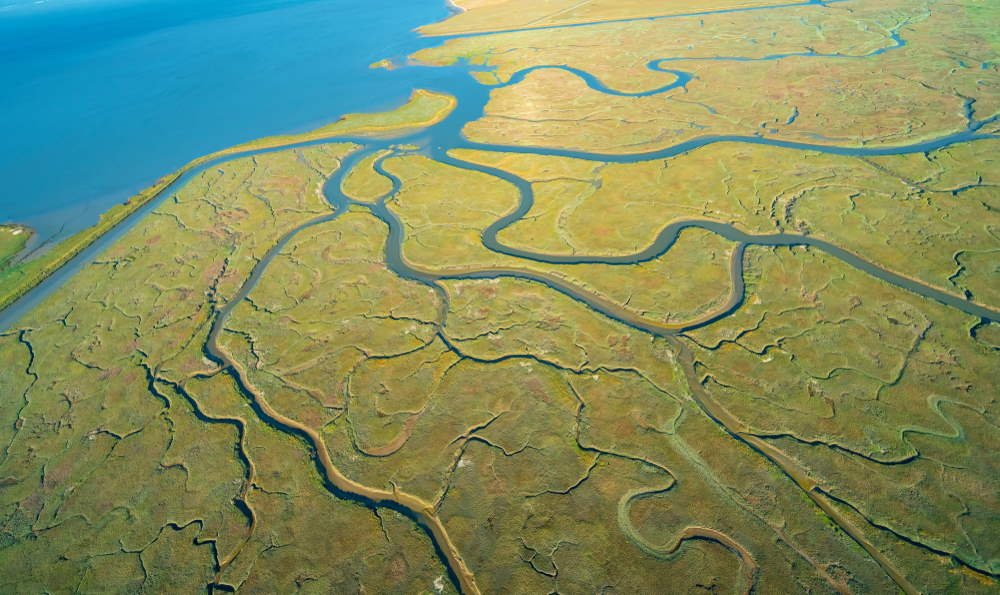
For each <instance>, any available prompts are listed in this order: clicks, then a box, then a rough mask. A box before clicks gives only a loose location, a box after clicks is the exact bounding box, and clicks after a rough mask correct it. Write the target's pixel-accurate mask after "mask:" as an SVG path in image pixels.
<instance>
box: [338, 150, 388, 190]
mask: <svg viewBox="0 0 1000 595" xmlns="http://www.w3.org/2000/svg"><path fill="white" fill-rule="evenodd" d="M387 153H388V151H378V152H375V153H372V154H371V155H369V156H368V157H365V158H364V159H362V160H361V161H359V162H358V163H357V164H356V165H355V166H354V167H353V168H351V171H349V172H348V173H347V175H346V176H344V180H343V182H341V184H340V190H341V192H343V193H344V194H346V195H347V196H349V197H351V198H352V199H354V200H357V201H361V202H374V201H376V200H378V199H379V198H382V197H383V196H385V195H387V194H388V193H389V192H392V181H391V180H390V179H389V178H387V177H385V176H383V175H382V174H380V173H378V172H377V171H375V169H374V167H373V166H374V164H375V162H376V161H378V160H379V159H380V158H381V157H383V156H385V155H386V154H387Z"/></svg>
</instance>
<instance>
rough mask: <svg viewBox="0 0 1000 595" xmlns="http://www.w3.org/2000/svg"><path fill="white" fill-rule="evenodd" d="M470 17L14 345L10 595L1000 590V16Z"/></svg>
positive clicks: (204, 193)
mask: <svg viewBox="0 0 1000 595" xmlns="http://www.w3.org/2000/svg"><path fill="white" fill-rule="evenodd" d="M460 4H461V7H462V8H465V9H466V11H465V12H462V13H460V14H458V15H456V16H455V17H453V19H454V20H452V21H450V22H449V21H445V22H443V23H441V24H438V25H435V26H434V28H431V27H428V28H426V29H425V30H424V33H425V34H428V35H431V34H435V35H436V34H439V33H440V34H441V36H442V37H441V39H440V40H439V42H438V43H437V44H436V45H434V46H433V47H429V48H428V49H425V50H421V51H419V52H417V53H416V54H414V55H413V56H412V59H411V60H410V61H405V62H398V61H394V62H392V64H393V66H394V67H395V69H394V70H393V71H391V72H398V71H405V70H406V69H408V68H416V69H435V68H460V69H465V70H464V72H463V78H462V80H461V81H460V82H447V83H442V84H441V85H440V86H438V87H433V86H432V87H429V88H428V89H426V90H415V91H414V92H413V94H412V95H411V101H410V102H408V103H406V104H404V105H403V106H401V107H399V108H398V109H396V110H393V111H390V112H381V113H379V112H373V113H369V114H355V115H351V116H348V117H345V118H344V119H342V120H339V121H338V122H337V123H335V124H332V125H331V126H329V127H325V128H323V129H321V130H319V131H316V132H315V133H314V134H311V135H308V136H306V137H298V136H281V137H272V138H268V139H264V140H262V141H260V142H257V143H251V144H248V145H241V146H238V147H235V148H233V149H231V150H229V151H228V152H227V154H225V155H220V156H217V158H216V159H214V160H213V161H211V162H210V163H207V164H202V165H203V166H202V167H199V168H196V169H192V170H191V171H190V172H188V173H187V174H185V177H184V179H183V180H180V179H179V180H178V181H176V182H173V183H170V184H169V185H168V186H167V187H166V188H165V191H164V192H163V193H161V194H160V195H158V198H157V200H156V201H153V202H150V206H149V207H148V210H147V211H144V212H141V213H139V216H137V217H135V218H134V220H133V224H132V227H129V228H127V229H124V230H123V233H122V235H121V236H120V237H118V238H117V239H113V240H109V241H108V242H107V245H106V246H103V249H102V250H101V251H100V253H99V254H98V255H96V256H94V257H92V258H88V259H86V261H85V262H83V263H82V264H81V265H80V268H79V270H78V272H76V273H75V274H74V275H72V276H71V277H70V278H69V279H68V280H66V281H65V282H63V283H61V284H60V285H59V286H57V287H56V288H54V289H53V291H52V293H51V294H49V295H48V296H47V297H44V296H43V297H41V298H38V300H37V302H36V303H35V304H34V306H33V307H32V308H31V309H30V310H28V312H27V313H26V314H24V315H23V316H21V317H20V318H18V319H17V320H16V321H14V322H13V324H11V325H10V326H9V328H7V329H6V330H3V331H0V370H2V371H3V373H0V395H3V398H2V399H0V447H2V449H3V450H2V451H0V569H2V572H0V590H10V591H69V590H79V591H84V592H97V591H102V592H134V591H142V590H161V591H162V590H168V591H173V590H178V591H185V590H208V591H210V592H214V591H241V590H245V591H248V592H258V591H264V592H285V591H308V592H320V591H322V592H361V591H365V592H433V593H453V592H458V593H495V592H510V593H551V592H568V593H592V592H598V591H601V592H604V591H606V592H618V593H688V592H724V593H794V592H817V593H885V592H898V591H902V592H904V593H952V592H956V593H957V592H960V593H992V592H995V591H996V590H997V588H998V584H997V581H998V579H1000V549H998V548H997V545H996V543H995V542H996V539H995V536H996V535H997V534H998V532H1000V526H998V522H1000V521H998V519H1000V501H998V499H997V494H998V493H1000V486H998V485H997V484H998V481H1000V474H998V473H997V470H998V469H997V457H996V452H997V448H998V445H1000V432H998V419H997V411H996V405H997V404H996V396H997V387H998V386H1000V375H998V370H1000V366H998V363H1000V330H998V329H1000V294H998V292H997V291H998V290H997V288H998V287H1000V216H998V215H997V213H998V209H1000V180H998V171H1000V170H998V164H997V158H996V153H997V151H996V149H997V147H998V140H1000V139H998V137H997V136H996V128H997V122H998V121H1000V93H998V87H997V84H998V81H1000V78H998V77H1000V66H998V65H1000V57H998V55H997V51H998V50H997V42H996V34H995V31H993V30H992V28H991V27H990V26H989V24H990V22H991V21H990V19H992V20H993V22H995V20H996V18H997V17H1000V12H998V11H997V10H996V9H995V8H993V7H990V6H987V5H985V4H984V3H982V2H975V1H971V0H970V1H949V2H923V1H921V2H916V3H903V2H895V1H891V2H888V3H879V4H875V3H872V2H867V1H866V0H839V1H826V2H821V1H813V2H806V3H783V2H772V3H767V4H763V3H755V2H746V3H725V2H719V3H711V5H702V4H698V5H695V3H691V2H677V1H674V0H664V1H663V2H659V1H657V2H648V3H642V4H641V5H640V4H639V3H634V2H628V3H611V2H601V1H595V2H590V3H582V4H580V3H570V2H561V1H556V0H553V1H552V2H543V3H535V4H533V5H532V12H530V13H528V12H523V13H522V12H518V11H516V10H514V7H517V6H521V4H522V3H521V2H519V0H484V1H475V0H468V1H467V2H461V3H460ZM503 9H506V11H505V12H504V11H503ZM637 11H640V12H637ZM501 12H502V13H503V15H504V16H503V18H502V19H501V18H500V17H499V16H497V15H498V14H500V13H501ZM688 13H704V14H694V15H691V14H688ZM490 23H492V25H493V28H492V29H490V28H487V25H488V24H490ZM564 25H565V26H564ZM449 27H451V29H448V28H449ZM473 29H474V30H473ZM507 29H518V31H516V32H510V31H506V30H507ZM522 29H523V30H522ZM449 31H450V33H448V32H449ZM463 31H464V32H468V33H469V34H468V35H466V34H465V33H462V32H463ZM447 80H448V81H451V80H452V79H447ZM29 295H30V294H29Z"/></svg>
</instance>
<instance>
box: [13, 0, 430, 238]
mask: <svg viewBox="0 0 1000 595" xmlns="http://www.w3.org/2000/svg"><path fill="white" fill-rule="evenodd" d="M448 14H449V9H448V8H447V6H446V4H445V2H443V1H442V0H407V1H406V2H400V1H398V0H370V1H366V2H357V1H356V0H227V1H220V0H44V1H42V2H38V1H37V0H0V178H2V180H3V184H2V186H0V222H19V223H25V224H28V225H31V226H32V227H34V228H35V229H36V230H37V231H38V232H39V234H38V236H36V238H35V239H34V242H35V243H36V244H38V243H41V242H44V241H46V240H54V239H59V238H62V237H65V236H67V235H69V234H71V233H73V232H75V231H78V230H80V229H82V228H84V227H86V226H89V225H91V224H93V223H95V222H96V221H97V218H98V215H99V214H100V213H102V212H104V211H106V210H107V209H108V208H110V207H111V206H113V205H114V204H116V203H119V202H122V201H124V200H126V199H127V198H128V197H129V196H131V195H133V194H134V193H136V192H138V191H139V190H141V189H143V188H145V187H147V186H149V185H150V184H152V183H153V182H154V181H156V179H158V178H159V177H160V176H163V175H165V174H168V173H170V172H172V171H174V170H176V169H177V168H179V167H180V166H182V165H183V164H185V163H187V162H188V161H190V160H191V159H194V158H196V157H199V156H201V155H204V154H206V153H210V152H212V151H216V150H219V149H223V148H226V147H229V146H232V145H235V144H238V143H241V142H245V141H249V140H252V139H255V138H260V137H262V136H269V135H273V134H284V133H295V132H302V131H305V130H308V129H311V128H314V127H317V126H320V125H322V124H325V123H329V122H332V121H334V120H336V119H337V118H338V117H339V116H341V115H343V114H346V113H350V112H359V111H379V110H382V109H389V108H391V107H394V106H396V105H399V104H401V103H403V102H404V101H405V100H406V98H407V97H408V96H409V94H410V91H411V90H412V89H413V88H415V87H417V86H419V85H418V83H423V86H425V87H433V86H434V85H433V78H434V76H435V74H434V73H433V69H403V71H393V72H389V71H387V70H385V69H371V68H369V65H370V64H371V63H372V62H375V61H377V60H380V59H382V58H387V57H399V56H403V55H405V54H407V53H409V52H411V51H414V50H415V49H417V48H419V47H421V46H424V45H429V44H431V43H434V40H422V39H420V38H419V37H418V36H417V35H416V34H415V33H413V31H412V30H413V29H414V28H416V27H418V26H420V25H423V24H426V23H430V22H433V21H437V20H441V19H443V18H445V17H447V16H448ZM407 71H409V72H407ZM411 73H412V74H411ZM440 76H450V73H446V72H442V73H440ZM415 79H422V80H420V81H417V80H415Z"/></svg>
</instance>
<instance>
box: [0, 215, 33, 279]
mask: <svg viewBox="0 0 1000 595" xmlns="http://www.w3.org/2000/svg"><path fill="white" fill-rule="evenodd" d="M32 233H33V232H32V231H31V229H30V228H28V227H25V226H24V225H0V271H3V270H4V269H6V268H7V267H8V266H9V263H10V261H11V260H12V259H13V258H14V257H16V256H17V255H18V254H20V253H21V251H22V250H24V246H25V245H26V244H27V243H28V240H29V239H30V238H31V235H32Z"/></svg>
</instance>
